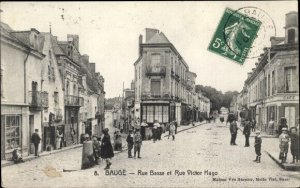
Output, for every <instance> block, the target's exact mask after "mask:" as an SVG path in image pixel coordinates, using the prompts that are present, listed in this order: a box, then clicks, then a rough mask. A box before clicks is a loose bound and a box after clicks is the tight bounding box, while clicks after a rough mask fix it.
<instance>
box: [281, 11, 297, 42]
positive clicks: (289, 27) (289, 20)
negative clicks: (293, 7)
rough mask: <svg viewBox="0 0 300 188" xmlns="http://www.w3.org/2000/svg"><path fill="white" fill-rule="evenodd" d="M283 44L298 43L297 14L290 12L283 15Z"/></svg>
mask: <svg viewBox="0 0 300 188" xmlns="http://www.w3.org/2000/svg"><path fill="white" fill-rule="evenodd" d="M284 29H285V43H286V44H294V43H298V39H299V36H298V12H296V11H292V12H289V13H287V14H286V15H285V26H284Z"/></svg>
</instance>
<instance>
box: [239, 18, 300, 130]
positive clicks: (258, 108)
mask: <svg viewBox="0 0 300 188" xmlns="http://www.w3.org/2000/svg"><path fill="white" fill-rule="evenodd" d="M284 29H285V37H271V39H270V40H271V47H269V48H265V49H264V52H263V53H262V54H261V56H260V58H258V63H256V67H255V68H253V70H252V72H250V73H248V78H247V80H246V81H245V87H246V89H245V91H246V92H247V97H246V100H247V103H246V104H247V107H248V109H249V116H250V117H249V118H251V119H256V122H257V126H258V127H259V128H260V129H261V130H262V131H265V132H268V130H270V129H273V131H270V132H271V133H272V134H274V133H275V131H274V130H275V129H277V128H278V123H279V120H280V118H281V117H285V118H286V119H287V124H288V126H289V127H293V126H295V124H296V118H297V117H298V116H299V74H298V72H299V38H298V13H297V12H290V13H287V14H286V25H285V27H284ZM243 95H245V93H244V94H243ZM270 120H274V121H275V124H276V125H275V127H268V122H269V121H270Z"/></svg>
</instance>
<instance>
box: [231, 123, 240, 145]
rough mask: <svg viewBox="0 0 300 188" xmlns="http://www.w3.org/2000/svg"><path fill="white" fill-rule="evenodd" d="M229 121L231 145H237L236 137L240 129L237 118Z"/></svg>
mask: <svg viewBox="0 0 300 188" xmlns="http://www.w3.org/2000/svg"><path fill="white" fill-rule="evenodd" d="M229 123H230V126H229V129H230V134H231V140H230V145H236V143H235V139H236V135H237V130H238V128H237V124H236V121H235V119H231V120H230V121H229Z"/></svg>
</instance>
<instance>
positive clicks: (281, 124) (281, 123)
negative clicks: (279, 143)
mask: <svg viewBox="0 0 300 188" xmlns="http://www.w3.org/2000/svg"><path fill="white" fill-rule="evenodd" d="M283 128H288V126H287V121H286V118H285V117H282V118H281V119H280V124H279V127H278V135H281V133H282V129H283Z"/></svg>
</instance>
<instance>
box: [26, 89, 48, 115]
mask: <svg viewBox="0 0 300 188" xmlns="http://www.w3.org/2000/svg"><path fill="white" fill-rule="evenodd" d="M28 97H29V100H28V103H29V107H30V110H32V111H41V110H42V109H43V108H48V93H47V92H45V91H44V92H41V91H29V95H28Z"/></svg>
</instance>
